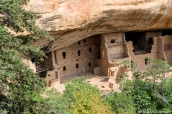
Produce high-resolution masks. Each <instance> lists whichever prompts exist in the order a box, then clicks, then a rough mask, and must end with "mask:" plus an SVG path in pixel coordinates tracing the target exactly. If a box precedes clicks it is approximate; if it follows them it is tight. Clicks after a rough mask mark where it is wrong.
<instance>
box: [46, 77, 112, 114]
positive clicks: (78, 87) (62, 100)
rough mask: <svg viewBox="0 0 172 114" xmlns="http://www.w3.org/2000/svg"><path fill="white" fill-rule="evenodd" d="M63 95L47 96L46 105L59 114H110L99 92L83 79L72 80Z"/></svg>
mask: <svg viewBox="0 0 172 114" xmlns="http://www.w3.org/2000/svg"><path fill="white" fill-rule="evenodd" d="M65 88H66V90H65V91H64V94H63V95H59V94H58V93H56V92H55V94H56V95H55V96H52V95H48V94H47V95H48V96H49V97H48V99H49V100H48V103H51V105H52V106H53V110H56V112H58V113H60V114H111V113H112V112H111V108H110V106H109V105H108V104H107V103H106V102H105V100H104V99H103V96H102V95H101V91H100V90H99V89H98V88H97V87H95V86H92V85H91V84H89V83H88V82H87V81H86V79H85V78H80V79H74V80H72V81H71V82H70V83H67V84H66V86H65ZM50 93H54V92H50Z"/></svg>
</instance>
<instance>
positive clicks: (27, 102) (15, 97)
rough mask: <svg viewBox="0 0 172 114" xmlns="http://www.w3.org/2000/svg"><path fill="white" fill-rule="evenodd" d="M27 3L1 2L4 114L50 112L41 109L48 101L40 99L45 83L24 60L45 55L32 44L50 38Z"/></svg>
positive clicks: (0, 99) (0, 90)
mask: <svg viewBox="0 0 172 114" xmlns="http://www.w3.org/2000/svg"><path fill="white" fill-rule="evenodd" d="M26 3H27V0H0V113H10V114H13V113H14V114H19V113H22V112H25V113H38V112H40V113H41V112H44V111H46V109H45V110H43V109H42V108H41V107H42V105H44V104H45V103H44V101H41V100H40V99H37V98H38V97H39V92H40V90H41V88H43V87H44V86H45V83H44V81H43V80H42V79H40V78H39V77H38V76H37V75H36V74H35V73H33V71H32V70H31V69H30V68H28V67H27V66H26V65H25V64H24V63H23V62H22V61H21V58H26V59H29V58H31V57H33V56H34V58H35V60H36V61H39V59H40V58H41V57H43V56H44V53H43V52H42V51H40V50H39V48H36V47H34V46H33V45H32V42H34V41H35V40H37V39H39V38H40V37H46V38H49V36H48V34H47V33H46V32H45V31H43V30H41V29H40V28H39V27H37V26H36V25H35V19H37V18H38V16H37V15H36V14H35V13H33V12H31V11H25V9H23V5H25V4H26ZM9 31H10V32H9ZM24 33H25V34H24ZM44 107H46V105H44Z"/></svg>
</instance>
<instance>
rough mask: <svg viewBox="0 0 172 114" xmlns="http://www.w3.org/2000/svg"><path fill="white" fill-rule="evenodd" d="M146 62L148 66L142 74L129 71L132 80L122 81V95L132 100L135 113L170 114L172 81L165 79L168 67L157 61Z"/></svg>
mask: <svg viewBox="0 0 172 114" xmlns="http://www.w3.org/2000/svg"><path fill="white" fill-rule="evenodd" d="M147 60H148V61H147V62H148V65H149V66H148V68H147V70H146V71H145V72H144V73H139V72H138V71H136V70H131V71H132V73H133V77H134V78H133V80H127V78H125V77H124V80H125V81H123V79H122V81H121V83H120V84H121V85H122V88H121V89H122V93H123V94H126V95H127V96H128V97H129V98H130V97H131V98H132V100H133V101H134V106H135V108H136V112H137V113H144V112H145V113H151V112H154V113H160V112H162V113H171V112H172V109H171V106H172V90H171V85H172V82H171V80H172V79H169V78H167V77H165V76H166V75H167V74H168V72H169V68H170V65H168V64H167V62H165V61H162V60H158V59H152V58H147ZM123 63H127V62H123ZM133 71H134V72H133Z"/></svg>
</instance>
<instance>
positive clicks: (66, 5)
mask: <svg viewBox="0 0 172 114" xmlns="http://www.w3.org/2000/svg"><path fill="white" fill-rule="evenodd" d="M27 9H28V10H29V9H31V10H32V11H34V12H36V13H38V14H40V15H42V17H41V18H40V19H39V20H38V21H37V24H38V25H39V26H40V27H42V28H44V29H45V30H47V31H49V32H50V33H51V34H52V35H53V36H54V37H55V41H53V42H49V41H47V40H45V39H43V38H42V39H40V40H39V41H37V42H36V43H35V45H37V46H40V47H44V46H47V45H49V47H48V48H49V49H50V50H51V51H52V50H56V49H60V48H62V47H65V46H69V45H71V44H73V43H75V42H77V41H79V40H81V39H84V38H86V37H89V36H92V35H95V34H101V33H110V32H127V31H152V30H164V29H171V28H172V15H171V14H172V0H30V3H29V4H28V6H27Z"/></svg>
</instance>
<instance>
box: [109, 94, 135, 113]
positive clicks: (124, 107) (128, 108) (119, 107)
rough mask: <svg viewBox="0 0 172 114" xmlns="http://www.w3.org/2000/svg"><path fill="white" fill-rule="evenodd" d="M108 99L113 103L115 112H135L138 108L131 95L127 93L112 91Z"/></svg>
mask: <svg viewBox="0 0 172 114" xmlns="http://www.w3.org/2000/svg"><path fill="white" fill-rule="evenodd" d="M106 101H107V102H108V103H109V104H111V107H112V109H113V111H114V112H116V113H117V114H135V113H136V108H135V106H134V102H133V100H132V97H131V96H127V95H126V94H125V93H116V92H111V93H110V94H109V95H107V96H106Z"/></svg>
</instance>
